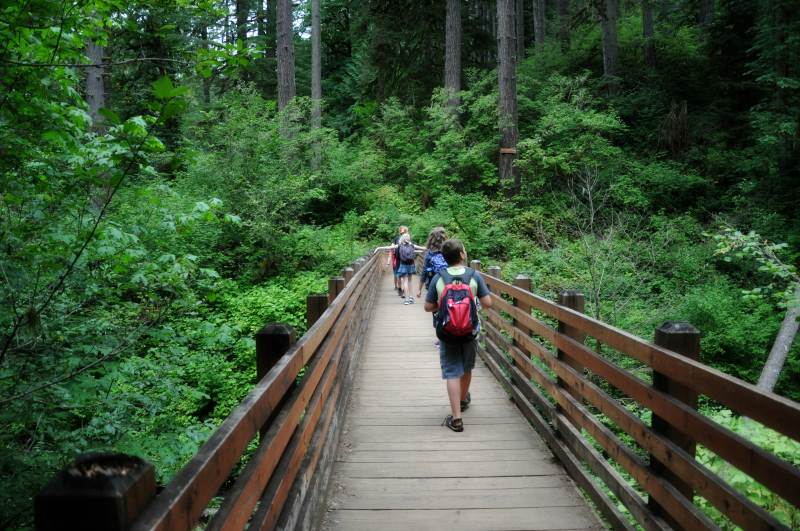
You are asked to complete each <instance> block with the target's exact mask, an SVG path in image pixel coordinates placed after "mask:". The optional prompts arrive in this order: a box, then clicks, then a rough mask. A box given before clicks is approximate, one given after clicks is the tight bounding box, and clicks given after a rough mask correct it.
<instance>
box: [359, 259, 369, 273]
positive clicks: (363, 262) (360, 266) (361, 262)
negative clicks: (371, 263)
mask: <svg viewBox="0 0 800 531" xmlns="http://www.w3.org/2000/svg"><path fill="white" fill-rule="evenodd" d="M356 263H357V264H358V269H357V271H361V270H362V269H364V265H366V263H367V261H366V260H365V259H364V258H359V259H358V260H356Z"/></svg>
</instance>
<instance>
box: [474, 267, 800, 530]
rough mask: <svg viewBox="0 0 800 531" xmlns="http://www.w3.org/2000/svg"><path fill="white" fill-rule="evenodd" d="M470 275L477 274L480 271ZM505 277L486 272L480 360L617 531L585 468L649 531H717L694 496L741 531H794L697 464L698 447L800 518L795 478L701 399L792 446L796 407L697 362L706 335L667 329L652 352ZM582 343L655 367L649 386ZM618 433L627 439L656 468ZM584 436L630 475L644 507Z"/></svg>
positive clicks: (622, 520)
mask: <svg viewBox="0 0 800 531" xmlns="http://www.w3.org/2000/svg"><path fill="white" fill-rule="evenodd" d="M471 265H473V267H475V268H476V269H480V262H477V261H474V262H473V263H472V264H471ZM500 272H501V271H500V268H499V267H490V268H488V269H487V271H486V272H485V273H484V279H485V280H486V284H487V286H488V287H489V289H490V291H491V292H492V301H493V307H492V309H491V310H489V311H486V312H485V317H486V318H485V319H484V320H483V325H484V326H483V334H482V339H481V341H482V343H483V344H484V345H485V348H484V347H481V349H480V352H481V355H482V357H483V358H484V360H485V361H486V363H487V365H488V367H489V368H490V370H491V371H492V373H493V374H494V375H495V377H496V378H497V379H498V380H499V381H500V383H501V384H502V385H503V386H504V387H505V388H506V390H507V391H508V392H509V393H510V395H511V396H512V398H513V399H514V400H515V402H516V403H517V405H518V407H519V409H520V410H521V411H522V413H523V414H524V415H525V417H526V418H527V419H528V420H529V421H530V422H531V423H532V424H533V426H534V427H535V428H536V430H537V431H538V432H539V434H541V435H542V437H543V438H544V439H545V440H546V442H547V443H548V445H549V446H550V448H551V449H552V450H553V451H554V453H555V454H556V455H557V456H558V457H559V458H560V460H561V462H562V463H563V464H564V466H565V468H566V470H567V472H568V473H569V474H570V476H571V477H572V478H573V479H574V480H575V481H576V482H577V483H578V485H580V487H582V488H583V490H584V491H585V492H586V494H587V495H588V496H589V497H590V498H591V500H592V501H593V502H594V503H595V504H596V505H597V507H598V509H599V511H600V512H601V513H602V515H603V516H604V517H605V518H606V519H607V521H608V522H609V523H610V524H611V526H612V527H613V528H614V529H616V530H622V529H626V530H633V529H634V526H633V525H631V523H630V522H629V521H628V519H627V518H626V517H625V515H624V514H623V513H622V512H621V511H620V509H619V508H618V507H617V504H616V503H614V502H613V501H612V500H611V499H610V498H609V496H608V495H607V494H606V493H605V491H604V490H603V489H602V488H601V486H600V485H598V483H597V482H596V481H595V479H594V478H593V477H592V476H591V475H590V474H589V472H588V471H587V470H586V468H584V466H583V464H582V463H585V464H586V465H587V466H588V468H589V469H591V470H592V472H594V474H595V475H596V476H597V477H598V478H600V479H601V480H602V482H603V483H604V484H605V486H606V487H607V488H608V490H609V491H610V492H611V493H613V495H614V496H615V497H616V498H617V499H618V500H619V502H620V503H621V504H623V505H624V506H625V508H626V509H627V510H628V511H629V513H630V514H631V515H632V516H633V517H634V518H635V520H636V521H637V522H638V523H639V524H640V525H641V527H642V528H644V529H646V530H648V531H656V530H659V531H661V530H664V531H666V530H667V529H669V528H670V527H672V528H675V529H718V527H717V526H716V525H715V524H714V522H713V521H712V520H711V519H710V518H708V517H707V516H706V515H705V514H704V513H703V512H701V511H700V509H698V508H697V507H696V506H695V505H694V503H693V494H694V493H697V494H698V495H699V496H702V497H703V498H705V499H706V500H707V502H708V503H710V504H711V505H713V506H714V507H716V508H717V509H718V510H719V511H720V512H721V513H722V514H723V515H725V516H726V517H727V518H729V519H730V520H731V521H732V522H733V523H734V524H736V525H737V526H739V527H741V528H742V529H746V530H767V529H785V530H788V529H789V528H788V527H786V526H785V525H784V524H783V523H781V522H780V521H778V520H777V519H776V518H775V517H774V516H772V515H771V514H770V513H768V512H767V511H765V510H764V509H763V508H762V507H760V506H759V505H758V504H757V503H754V502H753V501H751V500H750V499H748V498H747V497H746V496H745V495H744V494H742V493H741V492H739V491H738V490H737V489H735V488H734V487H733V486H731V485H730V484H728V483H727V482H726V481H725V480H724V479H723V478H721V477H719V476H717V475H716V474H714V473H713V472H712V471H711V470H709V469H707V468H706V467H705V466H703V465H702V464H701V463H700V462H698V461H697V460H696V459H695V447H696V443H699V444H701V445H703V446H705V447H706V448H708V449H709V450H711V451H712V452H714V453H716V454H717V455H719V456H720V457H721V458H723V459H725V460H726V461H727V462H728V463H729V464H730V466H731V467H735V468H736V469H738V470H740V471H741V472H744V473H745V474H747V475H748V476H750V477H752V478H753V479H755V480H756V481H757V482H759V483H761V484H762V485H764V486H765V487H767V488H768V489H769V490H771V491H772V492H773V493H775V494H777V495H778V496H780V497H782V498H783V499H785V500H786V501H787V502H789V503H790V504H792V505H794V506H795V507H800V469H798V467H796V466H794V465H793V464H792V463H789V462H786V461H784V460H782V459H781V458H779V457H777V456H776V455H774V454H772V453H770V452H768V451H765V450H764V449H762V448H760V447H759V446H758V445H756V444H754V443H753V442H751V441H749V440H747V439H746V438H744V437H742V436H740V435H738V434H736V433H734V432H732V431H730V430H729V429H727V428H725V427H723V426H721V425H720V424H718V423H716V422H714V421H713V420H711V419H709V418H707V417H706V416H704V415H703V414H701V413H699V412H698V411H697V400H698V395H699V394H702V395H705V396H706V397H708V398H710V399H712V400H714V401H716V402H718V403H719V404H722V405H723V406H725V407H727V408H730V409H731V410H733V411H735V412H737V413H739V414H741V415H745V416H747V417H749V418H752V419H754V420H757V421H758V422H761V423H763V424H764V425H766V426H768V427H770V428H772V429H774V430H776V431H778V432H780V433H782V434H784V435H787V436H788V437H791V438H792V439H794V440H800V404H797V403H795V402H792V401H790V400H788V399H786V398H783V397H780V396H778V395H775V394H773V393H769V392H764V391H762V390H760V389H758V388H756V387H755V386H753V385H750V384H748V383H746V382H743V381H741V380H738V379H736V378H733V377H731V376H729V375H727V374H724V373H722V372H720V371H717V370H715V369H712V368H710V367H707V366H705V365H703V364H702V363H700V362H699V345H700V343H699V332H698V331H697V330H696V329H695V328H694V327H692V326H691V325H689V324H687V323H665V324H664V325H662V326H660V327H658V328H657V329H656V343H655V344H654V343H650V342H648V341H644V340H642V339H640V338H638V337H636V336H633V335H631V334H628V333H626V332H624V331H622V330H619V329H617V328H614V327H613V326H610V325H608V324H606V323H603V322H600V321H597V320H595V319H592V318H590V317H587V316H586V315H584V314H583V295H581V294H580V293H579V292H576V291H574V290H569V291H565V292H562V293H561V294H560V295H559V302H560V303H561V304H557V303H554V302H552V301H550V300H547V299H544V298H542V297H539V296H537V295H534V294H533V293H531V291H530V289H531V284H530V282H531V280H530V278H529V277H527V276H524V275H520V276H518V277H517V278H516V279H515V281H514V284H513V285H512V284H508V283H506V282H503V281H501V280H500ZM532 310H533V311H534V313H536V314H538V315H541V316H542V318H539V317H536V316H534V315H532ZM545 316H549V317H550V318H552V319H555V320H557V321H558V327H557V328H555V327H553V326H551V325H550V324H547V322H545V319H547V317H545ZM584 335H586V336H590V337H592V338H595V339H596V340H598V341H599V342H600V343H602V344H603V345H604V346H605V347H604V348H606V349H607V350H609V351H610V350H611V349H615V350H616V351H619V352H620V353H623V354H625V355H627V356H629V357H631V358H633V359H634V360H637V361H639V362H641V363H643V364H645V365H647V366H648V367H650V368H651V369H652V372H653V383H650V382H648V381H646V380H644V379H642V378H641V377H639V376H636V375H634V374H632V373H630V372H628V371H626V370H625V369H623V368H621V367H620V366H618V365H616V364H615V363H613V362H612V361H610V360H609V359H608V358H606V357H604V356H603V355H600V354H598V353H597V352H595V351H594V350H592V349H590V348H588V347H587V346H585V345H584ZM554 350H555V351H556V352H554ZM534 360H536V361H534ZM537 362H538V363H537ZM543 367H546V368H547V369H549V370H550V371H552V372H553V373H555V374H556V376H557V378H553V377H552V376H551V375H550V374H548V372H547V371H546V370H544V369H543ZM584 368H586V369H588V371H589V373H590V374H592V378H591V379H590V378H587V376H586V374H584V372H585V371H584ZM600 380H604V381H605V382H607V384H609V385H611V386H613V387H614V388H616V390H618V392H620V393H622V394H624V395H625V396H626V397H628V398H630V399H633V400H635V401H636V402H638V403H639V404H640V405H641V407H643V408H646V409H649V410H650V411H651V412H652V418H653V420H652V425H649V424H647V423H646V422H644V421H643V420H642V419H641V418H640V417H639V416H637V415H636V414H634V413H632V412H631V411H630V410H629V409H628V408H627V407H625V405H623V404H622V403H620V401H619V400H616V399H614V398H612V397H611V396H610V395H609V394H608V393H607V392H606V391H604V390H603V389H602V388H601V386H600V385H598V383H599V381H600ZM553 402H555V404H554V403H553ZM599 416H603V417H605V419H607V421H611V422H612V423H613V424H614V425H615V426H616V428H615V430H612V429H609V428H608V427H607V426H606V425H605V424H604V422H603V421H602V420H601V419H600V418H598V417H599ZM615 431H616V433H620V432H624V433H625V434H627V435H628V436H629V437H631V438H632V439H633V440H634V441H635V442H636V444H638V445H639V446H640V447H641V448H642V449H644V450H645V451H646V452H648V453H649V459H647V458H643V457H642V455H640V453H637V452H636V451H635V450H634V449H633V448H631V447H629V446H628V445H626V444H625V443H623V441H622V440H621V439H620V438H619V437H618V436H617V435H616V434H615ZM587 436H590V437H591V438H592V439H593V440H594V441H595V442H596V443H597V444H599V445H600V446H601V447H602V448H603V450H604V451H605V452H606V453H607V454H608V458H609V459H611V460H613V461H615V462H616V463H617V465H618V466H620V467H621V468H623V469H624V470H625V471H626V472H627V473H628V474H630V476H631V478H633V479H634V480H635V481H636V482H637V483H638V484H639V485H640V486H641V488H642V489H644V491H645V492H646V493H647V496H646V497H643V496H642V495H640V494H639V493H638V492H637V491H636V490H634V488H633V487H631V486H630V485H629V484H628V482H627V481H625V480H624V479H623V478H622V476H621V475H620V474H619V473H618V472H617V470H616V469H615V468H614V466H612V463H610V462H609V461H608V460H607V459H606V458H604V457H603V456H602V455H601V454H600V453H599V452H598V451H597V450H596V449H595V446H593V445H592V443H590V442H589V440H587Z"/></svg>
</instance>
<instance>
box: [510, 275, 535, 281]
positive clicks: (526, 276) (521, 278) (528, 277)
mask: <svg viewBox="0 0 800 531" xmlns="http://www.w3.org/2000/svg"><path fill="white" fill-rule="evenodd" d="M530 279H531V277H530V275H523V274H519V275H517V276H515V277H514V280H530Z"/></svg>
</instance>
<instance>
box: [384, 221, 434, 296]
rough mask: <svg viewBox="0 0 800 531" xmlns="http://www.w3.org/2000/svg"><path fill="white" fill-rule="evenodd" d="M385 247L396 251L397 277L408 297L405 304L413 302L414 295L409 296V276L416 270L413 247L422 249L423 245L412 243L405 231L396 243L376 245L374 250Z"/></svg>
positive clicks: (423, 248)
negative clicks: (382, 245) (386, 245)
mask: <svg viewBox="0 0 800 531" xmlns="http://www.w3.org/2000/svg"><path fill="white" fill-rule="evenodd" d="M381 249H385V250H389V251H396V252H395V255H396V256H397V259H398V266H397V277H398V278H399V279H400V281H401V282H402V288H401V289H402V293H408V295H409V297H408V298H407V299H406V300H405V303H404V304H406V305H408V304H412V303H413V302H414V297H412V296H411V277H412V276H413V275H414V274H415V273H416V272H417V267H416V266H415V265H414V259H415V258H416V255H415V254H414V250H415V249H419V250H420V251H424V250H425V247H421V246H419V245H414V242H412V241H411V236H410V235H409V234H408V232H406V233H405V234H403V235H402V236H400V241H399V242H398V244H397V245H389V246H388V247H376V248H375V251H378V250H381Z"/></svg>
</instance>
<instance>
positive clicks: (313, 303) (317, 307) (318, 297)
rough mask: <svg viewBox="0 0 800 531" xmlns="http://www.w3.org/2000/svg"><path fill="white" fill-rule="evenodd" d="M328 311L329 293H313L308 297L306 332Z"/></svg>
mask: <svg viewBox="0 0 800 531" xmlns="http://www.w3.org/2000/svg"><path fill="white" fill-rule="evenodd" d="M327 309H328V294H327V293H311V294H309V295H308V296H306V330H308V329H309V328H311V327H312V326H314V323H316V322H317V320H318V319H319V318H320V316H321V315H322V314H323V313H325V310H327Z"/></svg>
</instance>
